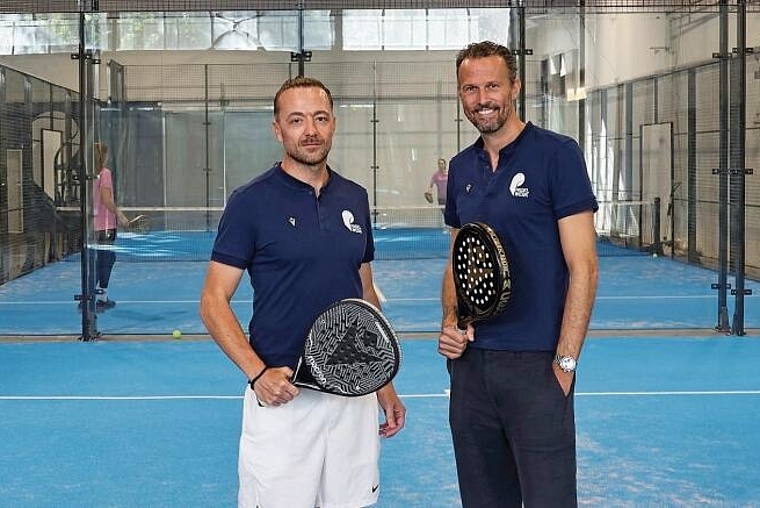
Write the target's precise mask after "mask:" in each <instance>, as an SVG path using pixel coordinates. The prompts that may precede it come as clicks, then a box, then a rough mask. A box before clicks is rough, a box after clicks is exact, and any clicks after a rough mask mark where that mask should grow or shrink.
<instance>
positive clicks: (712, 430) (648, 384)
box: [0, 230, 760, 508]
mask: <svg viewBox="0 0 760 508" xmlns="http://www.w3.org/2000/svg"><path fill="white" fill-rule="evenodd" d="M426 235H427V236H426ZM376 237H377V238H376V239H377V245H378V254H379V255H378V257H379V259H378V260H377V261H376V262H375V263H374V265H373V266H374V274H375V279H376V283H377V285H378V289H379V290H380V292H381V293H382V295H383V298H384V303H383V307H384V310H385V311H386V314H387V316H388V317H389V319H390V321H391V322H392V323H393V325H394V327H395V328H396V329H397V331H399V332H401V336H402V347H403V363H402V368H401V372H400V374H399V376H398V378H397V381H396V385H397V389H398V391H399V393H400V394H401V396H402V397H403V400H404V402H405V404H406V406H407V409H408V421H407V427H406V429H405V430H404V431H403V432H402V433H401V434H400V435H399V436H397V437H395V438H393V439H390V440H388V441H384V444H383V457H382V463H381V467H382V471H381V473H382V485H381V496H380V502H379V504H378V506H380V507H383V508H397V507H425V508H427V507H435V508H439V507H440V508H445V507H457V506H460V503H459V498H458V490H457V482H456V474H455V470H454V462H453V451H452V448H451V442H450V436H449V429H448V420H447V404H448V399H447V394H446V390H447V387H448V380H447V374H446V371H445V365H444V360H443V358H442V357H441V356H439V355H438V354H437V352H436V341H435V330H437V329H438V326H439V316H440V310H439V300H438V298H439V291H440V281H441V272H442V270H443V267H444V263H445V260H444V259H442V258H441V257H432V258H420V259H414V256H411V255H409V256H406V257H407V259H388V257H396V258H398V257H401V256H399V255H398V254H399V253H398V252H395V253H392V252H391V250H392V249H396V250H398V249H401V250H403V249H408V250H409V252H421V251H420V249H419V246H410V245H409V242H422V243H423V244H424V245H425V246H426V248H428V249H429V248H435V249H444V251H445V249H446V245H447V244H448V236H447V235H444V234H442V231H440V230H430V231H427V232H425V233H424V234H423V233H420V232H419V231H417V232H414V234H412V235H410V236H408V237H406V236H404V235H403V234H400V233H399V232H398V231H396V232H393V233H392V234H391V233H387V232H384V231H383V230H378V231H377V233H376ZM197 240H198V239H193V240H192V241H189V240H188V238H186V237H184V238H178V237H175V236H173V235H172V234H168V233H167V234H164V235H161V234H153V235H143V236H141V235H134V236H130V235H129V234H126V235H123V237H122V238H121V240H120V242H119V243H118V245H117V247H118V248H119V249H121V250H120V251H118V252H117V256H118V258H119V261H118V262H117V264H116V267H115V269H114V276H113V281H114V282H113V288H112V290H111V293H110V294H111V295H112V296H111V297H112V298H114V299H115V300H117V306H116V308H114V309H111V310H109V311H106V312H104V313H102V314H99V315H98V327H99V329H100V330H101V331H102V333H103V336H102V338H101V339H100V340H97V341H92V342H89V343H81V342H77V341H76V340H75V337H76V335H77V332H78V330H79V322H80V319H81V316H80V314H79V312H78V310H77V305H76V302H74V300H73V291H75V290H76V287H77V283H78V276H79V272H78V267H79V265H78V263H77V262H76V261H77V259H76V257H74V259H71V260H70V261H72V262H66V261H64V262H59V263H55V264H51V265H49V266H47V267H45V268H43V269H40V270H37V271H35V272H33V273H31V274H29V275H27V276H24V277H22V278H19V279H17V280H14V281H11V282H10V283H8V284H6V285H4V286H2V287H0V333H2V334H3V335H5V336H9V337H10V336H16V337H18V336H27V337H26V338H25V339H21V340H19V339H12V340H8V341H6V342H3V343H0V357H2V358H3V361H2V363H1V364H0V379H1V380H2V382H0V413H1V414H2V415H3V417H2V418H0V435H3V436H8V437H12V439H3V440H1V441H0V477H2V478H3V479H4V480H3V481H2V482H0V485H2V487H0V489H2V490H0V506H13V507H21V508H24V507H41V506H71V507H79V506H112V507H135V506H141V507H142V506H184V507H209V506H219V507H221V506H235V503H236V489H237V473H236V467H237V465H236V460H237V441H238V436H239V426H240V417H241V404H242V397H241V394H242V391H243V389H244V387H245V384H244V383H245V380H244V379H243V378H242V375H241V374H240V373H239V372H238V371H237V370H236V368H235V367H233V366H232V364H231V363H230V362H229V361H228V360H227V358H226V357H225V356H224V355H223V354H222V353H221V351H220V350H219V349H218V348H217V346H216V345H215V344H214V343H213V342H212V341H210V340H208V338H207V337H205V336H203V334H204V329H203V326H202V323H201V322H200V319H199V318H198V315H197V313H198V293H199V291H200V287H201V283H202V280H203V276H204V270H205V267H206V263H205V261H202V260H200V255H198V254H197V253H194V254H192V255H191V254H190V253H187V256H186V257H185V258H183V254H182V253H183V252H185V250H187V249H188V247H187V246H188V245H191V244H194V242H196V241H197ZM173 242H175V243H177V245H174V246H173V245H172V244H173ZM136 244H145V245H142V246H140V245H137V246H136ZM200 244H203V241H201V242H200V243H199V245H200ZM178 245H182V246H184V247H182V248H180V247H178ZM205 245H206V247H203V248H207V247H208V245H209V244H208V243H206V244H205ZM194 249H196V248H195V247H194V248H193V250H194ZM600 249H614V247H612V246H600ZM389 253H391V254H393V255H392V256H390V255H389ZM611 254H614V251H605V252H603V256H602V257H601V258H600V268H601V276H600V289H599V293H598V298H597V304H596V308H595V312H594V316H593V320H592V326H591V328H592V332H591V337H590V338H589V339H588V342H587V345H586V347H585V349H584V355H583V357H582V360H581V366H580V371H579V375H578V378H577V386H576V392H577V398H576V407H577V409H576V414H577V436H578V482H579V500H580V503H581V505H583V506H605V507H615V506H621V507H625V506H630V507H642V506H683V507H691V506H716V507H717V506H756V505H757V504H758V503H760V470H758V468H757V467H756V452H755V451H756V450H757V449H758V447H760V432H758V430H757V421H758V420H759V419H760V378H759V377H758V376H757V375H756V371H757V368H756V358H758V357H759V356H760V343H758V342H757V340H755V339H754V338H752V335H753V334H752V332H750V333H749V336H747V337H736V336H726V335H723V334H719V333H717V332H711V330H712V328H713V327H714V326H715V322H714V319H715V318H714V316H715V315H716V310H715V309H714V306H715V301H716V300H715V295H714V294H713V292H712V290H711V289H710V285H711V283H712V282H713V281H714V279H715V273H714V272H713V271H710V270H707V269H702V268H698V267H694V266H688V265H685V264H683V263H678V262H674V261H671V260H670V259H668V258H666V257H658V258H653V257H651V256H649V255H638V256H631V255H625V256H622V255H611ZM621 254H625V252H621ZM149 255H150V256H152V257H153V259H151V260H149V261H146V260H145V259H142V260H141V259H138V258H140V257H141V256H143V257H146V256H149ZM204 255H205V254H204ZM161 256H164V257H166V258H167V259H163V260H162V259H160V257H161ZM192 259H196V260H192ZM140 261H143V262H140ZM750 287H752V286H750ZM753 289H754V294H757V292H758V291H757V285H756V284H754V287H753ZM251 298H252V295H251V291H250V289H249V287H248V283H247V280H246V278H245V277H244V280H243V282H242V283H241V287H240V289H239V290H238V293H237V294H236V296H235V299H234V308H235V310H236V312H237V313H238V316H239V318H240V319H241V321H243V322H244V323H245V322H247V320H248V319H249V316H250V311H251ZM746 305H747V311H746V320H747V327H748V328H758V327H760V308H758V306H759V304H758V298H757V297H754V296H750V297H748V298H747V300H746ZM175 329H179V330H182V332H183V334H184V337H183V339H181V340H174V339H172V337H171V333H172V331H173V330H175ZM45 334H48V335H57V336H67V337H62V338H61V339H60V340H55V339H51V338H44V337H41V335H45ZM32 336H38V337H36V338H35V337H32ZM148 336H150V338H151V339H153V340H145V339H146V338H148ZM623 336H624V337H623Z"/></svg>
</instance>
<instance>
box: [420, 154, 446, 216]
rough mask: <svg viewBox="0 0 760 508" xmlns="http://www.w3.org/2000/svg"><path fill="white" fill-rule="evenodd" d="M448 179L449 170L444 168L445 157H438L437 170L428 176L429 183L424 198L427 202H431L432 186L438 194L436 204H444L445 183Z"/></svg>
mask: <svg viewBox="0 0 760 508" xmlns="http://www.w3.org/2000/svg"><path fill="white" fill-rule="evenodd" d="M448 181H449V170H448V169H447V168H446V159H438V171H436V172H435V173H433V176H431V177H430V185H429V186H428V189H427V191H426V192H425V199H426V200H427V202H428V203H432V202H433V188H435V189H436V194H437V195H438V204H439V205H441V206H442V205H445V204H446V184H447V182H448Z"/></svg>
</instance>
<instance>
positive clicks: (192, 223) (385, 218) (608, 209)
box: [59, 201, 658, 262]
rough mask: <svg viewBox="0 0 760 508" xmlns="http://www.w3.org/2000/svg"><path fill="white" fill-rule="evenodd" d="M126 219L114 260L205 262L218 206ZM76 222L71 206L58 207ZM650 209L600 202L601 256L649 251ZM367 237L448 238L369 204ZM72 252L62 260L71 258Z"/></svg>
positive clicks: (432, 241)
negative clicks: (136, 225)
mask: <svg viewBox="0 0 760 508" xmlns="http://www.w3.org/2000/svg"><path fill="white" fill-rule="evenodd" d="M122 210H123V211H124V213H125V215H127V217H128V218H130V219H132V218H134V217H137V216H144V217H146V218H147V219H148V220H147V222H148V224H149V226H148V228H147V230H145V231H141V230H136V231H130V230H127V229H123V228H120V230H119V233H118V237H117V240H116V243H115V244H114V246H113V247H112V250H114V251H115V252H116V253H117V256H118V257H117V259H118V260H119V261H127V262H140V261H208V259H209V257H210V254H211V248H212V246H213V242H214V238H215V236H216V228H217V225H218V223H219V219H220V218H221V216H222V212H223V208H221V207H212V208H205V207H148V208H137V207H128V208H122ZM59 213H61V214H66V215H67V218H68V222H69V223H71V224H74V227H78V225H79V224H80V222H79V220H78V216H79V211H78V210H77V209H72V208H65V209H63V208H62V209H59ZM657 216H658V214H656V213H655V210H654V207H653V204H652V203H648V202H638V201H637V202H605V203H600V207H599V211H598V212H597V214H596V216H595V226H596V229H597V234H598V238H599V241H598V243H597V246H598V251H599V254H600V255H601V256H625V255H641V254H646V253H649V252H652V248H653V247H652V246H653V244H654V238H657V236H658V235H657V234H656V229H657V228H656V226H655V219H656V217H657ZM372 220H373V236H374V239H375V258H376V259H428V258H440V259H445V258H446V257H447V256H448V251H449V245H450V237H449V234H448V228H447V227H446V226H445V224H444V222H443V214H442V209H441V208H440V207H438V206H432V205H431V206H403V207H374V208H373V209H372ZM77 258H78V256H77V255H76V253H75V254H73V255H71V256H68V257H67V258H66V259H68V260H75V259H77Z"/></svg>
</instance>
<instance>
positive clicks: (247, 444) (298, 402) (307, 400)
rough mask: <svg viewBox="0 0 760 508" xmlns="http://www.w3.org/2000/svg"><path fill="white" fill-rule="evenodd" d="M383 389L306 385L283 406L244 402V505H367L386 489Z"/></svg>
mask: <svg viewBox="0 0 760 508" xmlns="http://www.w3.org/2000/svg"><path fill="white" fill-rule="evenodd" d="M378 413H379V410H378V404H377V396H376V395H375V394H374V393H372V394H369V395H365V396H363V397H342V396H339V395H330V394H326V393H321V392H316V391H314V390H309V389H301V392H300V393H299V395H298V396H297V397H296V398H295V399H293V400H292V401H290V402H289V403H287V404H285V405H282V406H277V407H274V406H270V407H261V406H259V404H258V401H257V399H256V395H255V393H254V392H253V390H251V389H250V388H246V390H245V398H244V402H243V430H242V434H241V436H240V456H239V462H238V474H239V476H240V490H239V492H238V507H239V508H314V507H315V506H318V507H320V508H360V507H363V506H370V505H373V504H375V503H376V502H377V497H378V494H379V487H380V484H379V477H380V474H379V471H378V459H379V456H380V438H379V436H378V423H379V422H378V417H379V414H378Z"/></svg>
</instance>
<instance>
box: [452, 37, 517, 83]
mask: <svg viewBox="0 0 760 508" xmlns="http://www.w3.org/2000/svg"><path fill="white" fill-rule="evenodd" d="M489 56H498V57H501V59H502V60H504V63H505V64H507V73H508V74H509V80H510V81H511V82H514V81H515V80H516V79H517V59H516V58H515V55H514V54H513V53H512V52H511V51H509V49H507V47H506V46H502V45H501V44H497V43H495V42H491V41H482V42H473V43H472V44H468V45H467V46H465V48H464V49H462V50H461V51H460V52H459V53H458V54H457V78H459V67H460V66H461V65H462V62H463V61H465V60H466V59H467V58H486V57H489Z"/></svg>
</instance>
